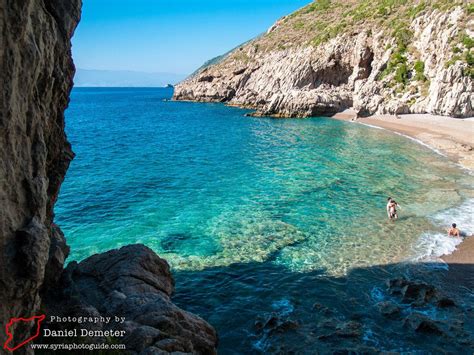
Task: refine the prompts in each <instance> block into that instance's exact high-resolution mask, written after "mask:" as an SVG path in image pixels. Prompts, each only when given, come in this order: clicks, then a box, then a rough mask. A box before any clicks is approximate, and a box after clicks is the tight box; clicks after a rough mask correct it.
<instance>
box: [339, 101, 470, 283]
mask: <svg viewBox="0 0 474 355" xmlns="http://www.w3.org/2000/svg"><path fill="white" fill-rule="evenodd" d="M332 118H335V119H338V120H342V121H348V122H353V123H359V124H363V125H366V126H370V127H374V128H381V129H385V130H388V131H391V132H392V133H395V134H399V135H403V136H405V137H407V138H409V139H412V140H415V141H416V142H417V143H419V144H422V145H425V146H427V147H428V148H430V149H432V150H433V151H435V152H436V153H438V154H440V155H443V156H445V157H447V158H448V159H450V160H451V161H454V162H455V163H457V164H458V165H459V166H460V168H462V169H465V170H467V171H468V172H469V173H471V174H472V173H473V172H474V139H473V137H474V118H467V119H466V118H464V119H457V118H452V117H444V116H435V115H430V114H410V115H398V116H393V115H376V116H370V117H363V118H360V117H359V118H358V117H357V114H356V113H355V112H354V111H351V110H346V111H344V112H341V113H338V114H336V115H334V116H333V117H332ZM461 227H462V226H461ZM441 259H442V260H443V261H444V262H445V263H447V264H448V265H449V266H451V265H456V270H459V266H460V265H467V264H474V236H467V237H464V238H463V241H462V242H461V243H460V244H459V245H458V246H457V247H456V249H455V250H454V252H452V253H451V254H446V255H443V256H441ZM454 277H455V278H456V279H458V280H459V279H461V278H462V275H455V276H454Z"/></svg>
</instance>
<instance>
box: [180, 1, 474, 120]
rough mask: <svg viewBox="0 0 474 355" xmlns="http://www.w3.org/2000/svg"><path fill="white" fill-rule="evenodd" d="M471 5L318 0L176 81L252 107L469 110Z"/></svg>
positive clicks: (282, 111)
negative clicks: (218, 58) (224, 55)
mask: <svg viewBox="0 0 474 355" xmlns="http://www.w3.org/2000/svg"><path fill="white" fill-rule="evenodd" d="M473 12H474V7H473V5H472V4H468V2H465V1H447V0H438V1H406V0H375V1H368V0H358V1H356V0H351V1H342V0H319V1H317V2H313V3H312V4H310V5H308V6H306V7H304V8H302V9H300V10H299V11H297V12H295V13H293V14H291V15H289V16H286V17H284V18H282V19H280V20H279V21H277V22H276V23H275V24H274V25H273V26H272V27H271V28H270V29H269V30H268V32H267V33H266V34H265V35H263V36H261V37H259V38H257V39H255V40H253V41H251V42H249V43H246V44H244V45H243V46H241V47H239V48H237V49H236V50H234V51H232V52H231V53H230V54H228V55H227V56H226V57H225V58H224V59H222V60H220V61H219V62H218V63H216V64H212V65H210V66H207V67H205V68H203V69H201V70H200V71H198V72H197V73H196V74H194V75H193V76H192V77H190V78H188V79H187V80H185V81H184V82H182V83H180V84H179V85H177V86H176V88H175V94H174V99H176V100H193V101H203V102H210V101H216V102H226V103H229V104H231V105H238V106H243V107H249V108H254V109H256V110H257V111H256V113H255V114H256V115H271V116H277V117H306V116H315V115H331V114H334V113H337V112H340V111H343V110H345V109H349V108H352V109H354V110H355V111H356V112H358V114H359V115H361V116H367V115H372V114H401V113H432V114H438V115H446V116H455V117H469V116H473V115H474V109H473V102H474V84H473V83H474V80H473V78H474V52H473V48H472V47H473V43H474V39H473V34H474V32H473V26H474V20H473Z"/></svg>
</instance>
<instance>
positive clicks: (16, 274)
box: [0, 0, 217, 354]
mask: <svg viewBox="0 0 474 355" xmlns="http://www.w3.org/2000/svg"><path fill="white" fill-rule="evenodd" d="M80 13H81V0H68V1H63V0H21V1H18V0H5V1H2V2H1V3H0V27H1V33H0V69H1V70H0V76H1V83H2V87H1V101H0V109H1V116H0V206H1V207H0V233H1V235H0V260H1V263H0V325H1V326H2V328H3V327H4V326H5V325H6V324H7V323H8V322H9V320H10V319H11V318H13V317H31V316H35V315H39V314H45V313H46V315H47V316H48V317H49V316H51V315H55V313H60V314H62V315H68V314H74V312H76V311H78V310H82V311H84V313H86V314H87V312H89V313H92V314H110V312H114V315H119V314H118V313H120V315H122V316H124V317H125V319H126V321H125V323H124V327H126V328H125V329H124V330H125V331H126V338H125V340H124V344H125V345H127V348H128V349H129V352H130V353H138V352H139V351H140V352H143V353H147V354H153V353H160V354H163V353H167V352H172V351H182V352H193V353H214V352H215V347H216V343H217V337H216V334H215V331H214V330H213V329H212V327H210V326H209V325H208V324H207V323H206V322H204V321H203V320H202V319H200V318H198V317H196V316H194V315H192V314H189V313H187V312H185V311H182V310H181V309H179V308H177V307H176V306H174V304H172V303H171V301H170V295H171V292H172V290H173V279H172V277H171V274H170V271H169V267H168V264H167V263H166V261H164V260H162V259H160V258H159V257H158V256H157V255H156V254H154V253H153V252H152V251H151V250H149V249H147V248H145V247H143V246H133V247H129V248H125V249H121V250H119V251H113V252H110V253H105V254H102V255H97V256H94V257H91V258H90V259H88V260H86V261H84V262H82V263H80V264H79V265H76V264H71V266H70V267H69V268H68V269H67V270H66V271H63V265H64V261H65V259H66V257H67V255H68V251H69V250H68V247H67V245H66V241H65V239H64V236H63V234H62V232H61V230H60V229H59V227H58V226H56V225H55V224H54V222H53V220H54V213H53V207H54V204H55V202H56V199H57V196H58V193H59V188H60V185H61V183H62V181H63V179H64V175H65V173H66V170H67V169H68V166H69V163H70V161H71V160H72V159H73V157H74V154H73V152H72V150H71V146H70V144H69V143H68V141H67V138H66V135H65V132H64V110H65V109H66V107H67V105H68V102H69V93H70V91H71V88H72V85H73V76H74V71H75V69H74V65H73V62H72V58H71V42H70V39H71V37H72V35H73V33H74V30H75V28H76V26H77V24H78V22H79V19H80ZM114 307H115V308H114ZM145 315H146V316H145ZM47 319H48V318H47ZM32 328H33V324H30V323H28V322H18V323H15V324H14V325H12V326H11V327H10V328H9V331H10V332H11V333H12V334H13V340H12V343H10V344H9V345H10V347H11V348H13V347H14V346H15V345H17V344H19V343H21V342H22V341H23V340H26V339H28V338H29V337H30V336H31V334H32V332H33V329H32ZM62 340H64V339H62ZM5 341H6V334H5V332H3V331H1V332H0V344H1V350H0V352H3V351H4V350H3V344H4V343H5ZM91 341H94V339H92V340H91ZM16 352H17V353H25V352H26V353H30V352H31V349H30V348H28V347H22V348H21V349H19V350H17V351H16Z"/></svg>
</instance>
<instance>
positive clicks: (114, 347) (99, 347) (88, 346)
mask: <svg viewBox="0 0 474 355" xmlns="http://www.w3.org/2000/svg"><path fill="white" fill-rule="evenodd" d="M30 347H31V349H33V350H51V351H64V350H65V351H74V350H89V351H96V350H126V346H125V344H74V343H72V344H66V343H64V344H61V343H59V344H31V345H30Z"/></svg>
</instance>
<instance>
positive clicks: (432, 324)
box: [404, 313, 443, 335]
mask: <svg viewBox="0 0 474 355" xmlns="http://www.w3.org/2000/svg"><path fill="white" fill-rule="evenodd" d="M404 324H405V326H407V327H409V328H411V329H413V330H414V331H416V332H420V333H428V334H437V335H440V334H443V330H442V329H441V327H440V325H439V323H438V322H436V321H434V320H432V319H430V318H428V317H426V316H424V315H422V314H420V313H412V314H410V315H409V316H408V317H407V318H406V319H405V320H404Z"/></svg>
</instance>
